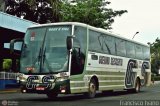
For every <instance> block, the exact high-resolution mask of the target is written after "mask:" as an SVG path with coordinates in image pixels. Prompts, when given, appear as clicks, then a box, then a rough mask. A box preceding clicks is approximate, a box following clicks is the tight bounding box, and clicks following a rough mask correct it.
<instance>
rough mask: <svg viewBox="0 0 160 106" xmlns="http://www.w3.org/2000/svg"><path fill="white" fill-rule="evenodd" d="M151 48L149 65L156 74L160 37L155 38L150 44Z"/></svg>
mask: <svg viewBox="0 0 160 106" xmlns="http://www.w3.org/2000/svg"><path fill="white" fill-rule="evenodd" d="M150 49H151V66H152V68H151V69H152V72H153V73H155V74H157V75H158V70H159V68H160V39H159V38H157V39H156V40H155V42H153V43H152V44H150Z"/></svg>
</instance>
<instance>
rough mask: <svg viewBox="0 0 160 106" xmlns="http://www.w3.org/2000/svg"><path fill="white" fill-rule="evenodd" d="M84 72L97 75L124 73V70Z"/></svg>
mask: <svg viewBox="0 0 160 106" xmlns="http://www.w3.org/2000/svg"><path fill="white" fill-rule="evenodd" d="M86 74H89V75H90V74H97V75H125V72H109V71H86Z"/></svg>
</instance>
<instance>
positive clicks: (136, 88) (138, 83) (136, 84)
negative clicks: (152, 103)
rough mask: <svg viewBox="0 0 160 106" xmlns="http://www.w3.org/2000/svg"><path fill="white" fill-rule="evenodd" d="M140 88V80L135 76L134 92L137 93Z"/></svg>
mask: <svg viewBox="0 0 160 106" xmlns="http://www.w3.org/2000/svg"><path fill="white" fill-rule="evenodd" d="M140 88H141V84H140V80H139V79H138V78H137V79H136V83H135V87H134V89H133V90H134V92H135V93H139V92H140Z"/></svg>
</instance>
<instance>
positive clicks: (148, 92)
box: [0, 84, 160, 106]
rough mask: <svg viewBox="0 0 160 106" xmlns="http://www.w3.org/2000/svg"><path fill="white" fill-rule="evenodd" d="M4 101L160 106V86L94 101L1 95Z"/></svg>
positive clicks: (34, 105) (39, 105) (41, 105)
mask: <svg viewBox="0 0 160 106" xmlns="http://www.w3.org/2000/svg"><path fill="white" fill-rule="evenodd" d="M4 100H7V102H8V103H9V104H10V105H12V106H13V105H18V106H135V105H136V106H144V105H145V106H160V84H157V85H152V86H150V87H146V88H143V89H142V91H141V92H140V93H128V92H126V91H115V92H107V93H106V94H97V97H96V98H94V99H86V98H85V97H84V96H83V95H68V96H62V95H60V96H59V98H57V99H56V100H48V99H47V97H46V95H43V94H21V93H10V94H0V106H1V102H2V101H3V104H5V101H4ZM149 100H152V101H149ZM127 103H128V104H127ZM129 103H130V104H129ZM136 103H137V104H136Z"/></svg>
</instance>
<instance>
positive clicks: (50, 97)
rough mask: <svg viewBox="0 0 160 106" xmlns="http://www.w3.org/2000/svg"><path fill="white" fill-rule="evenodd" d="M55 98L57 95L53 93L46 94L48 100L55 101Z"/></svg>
mask: <svg viewBox="0 0 160 106" xmlns="http://www.w3.org/2000/svg"><path fill="white" fill-rule="evenodd" d="M57 96H58V94H57V93H53V92H49V93H47V97H48V99H55V98H57Z"/></svg>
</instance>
